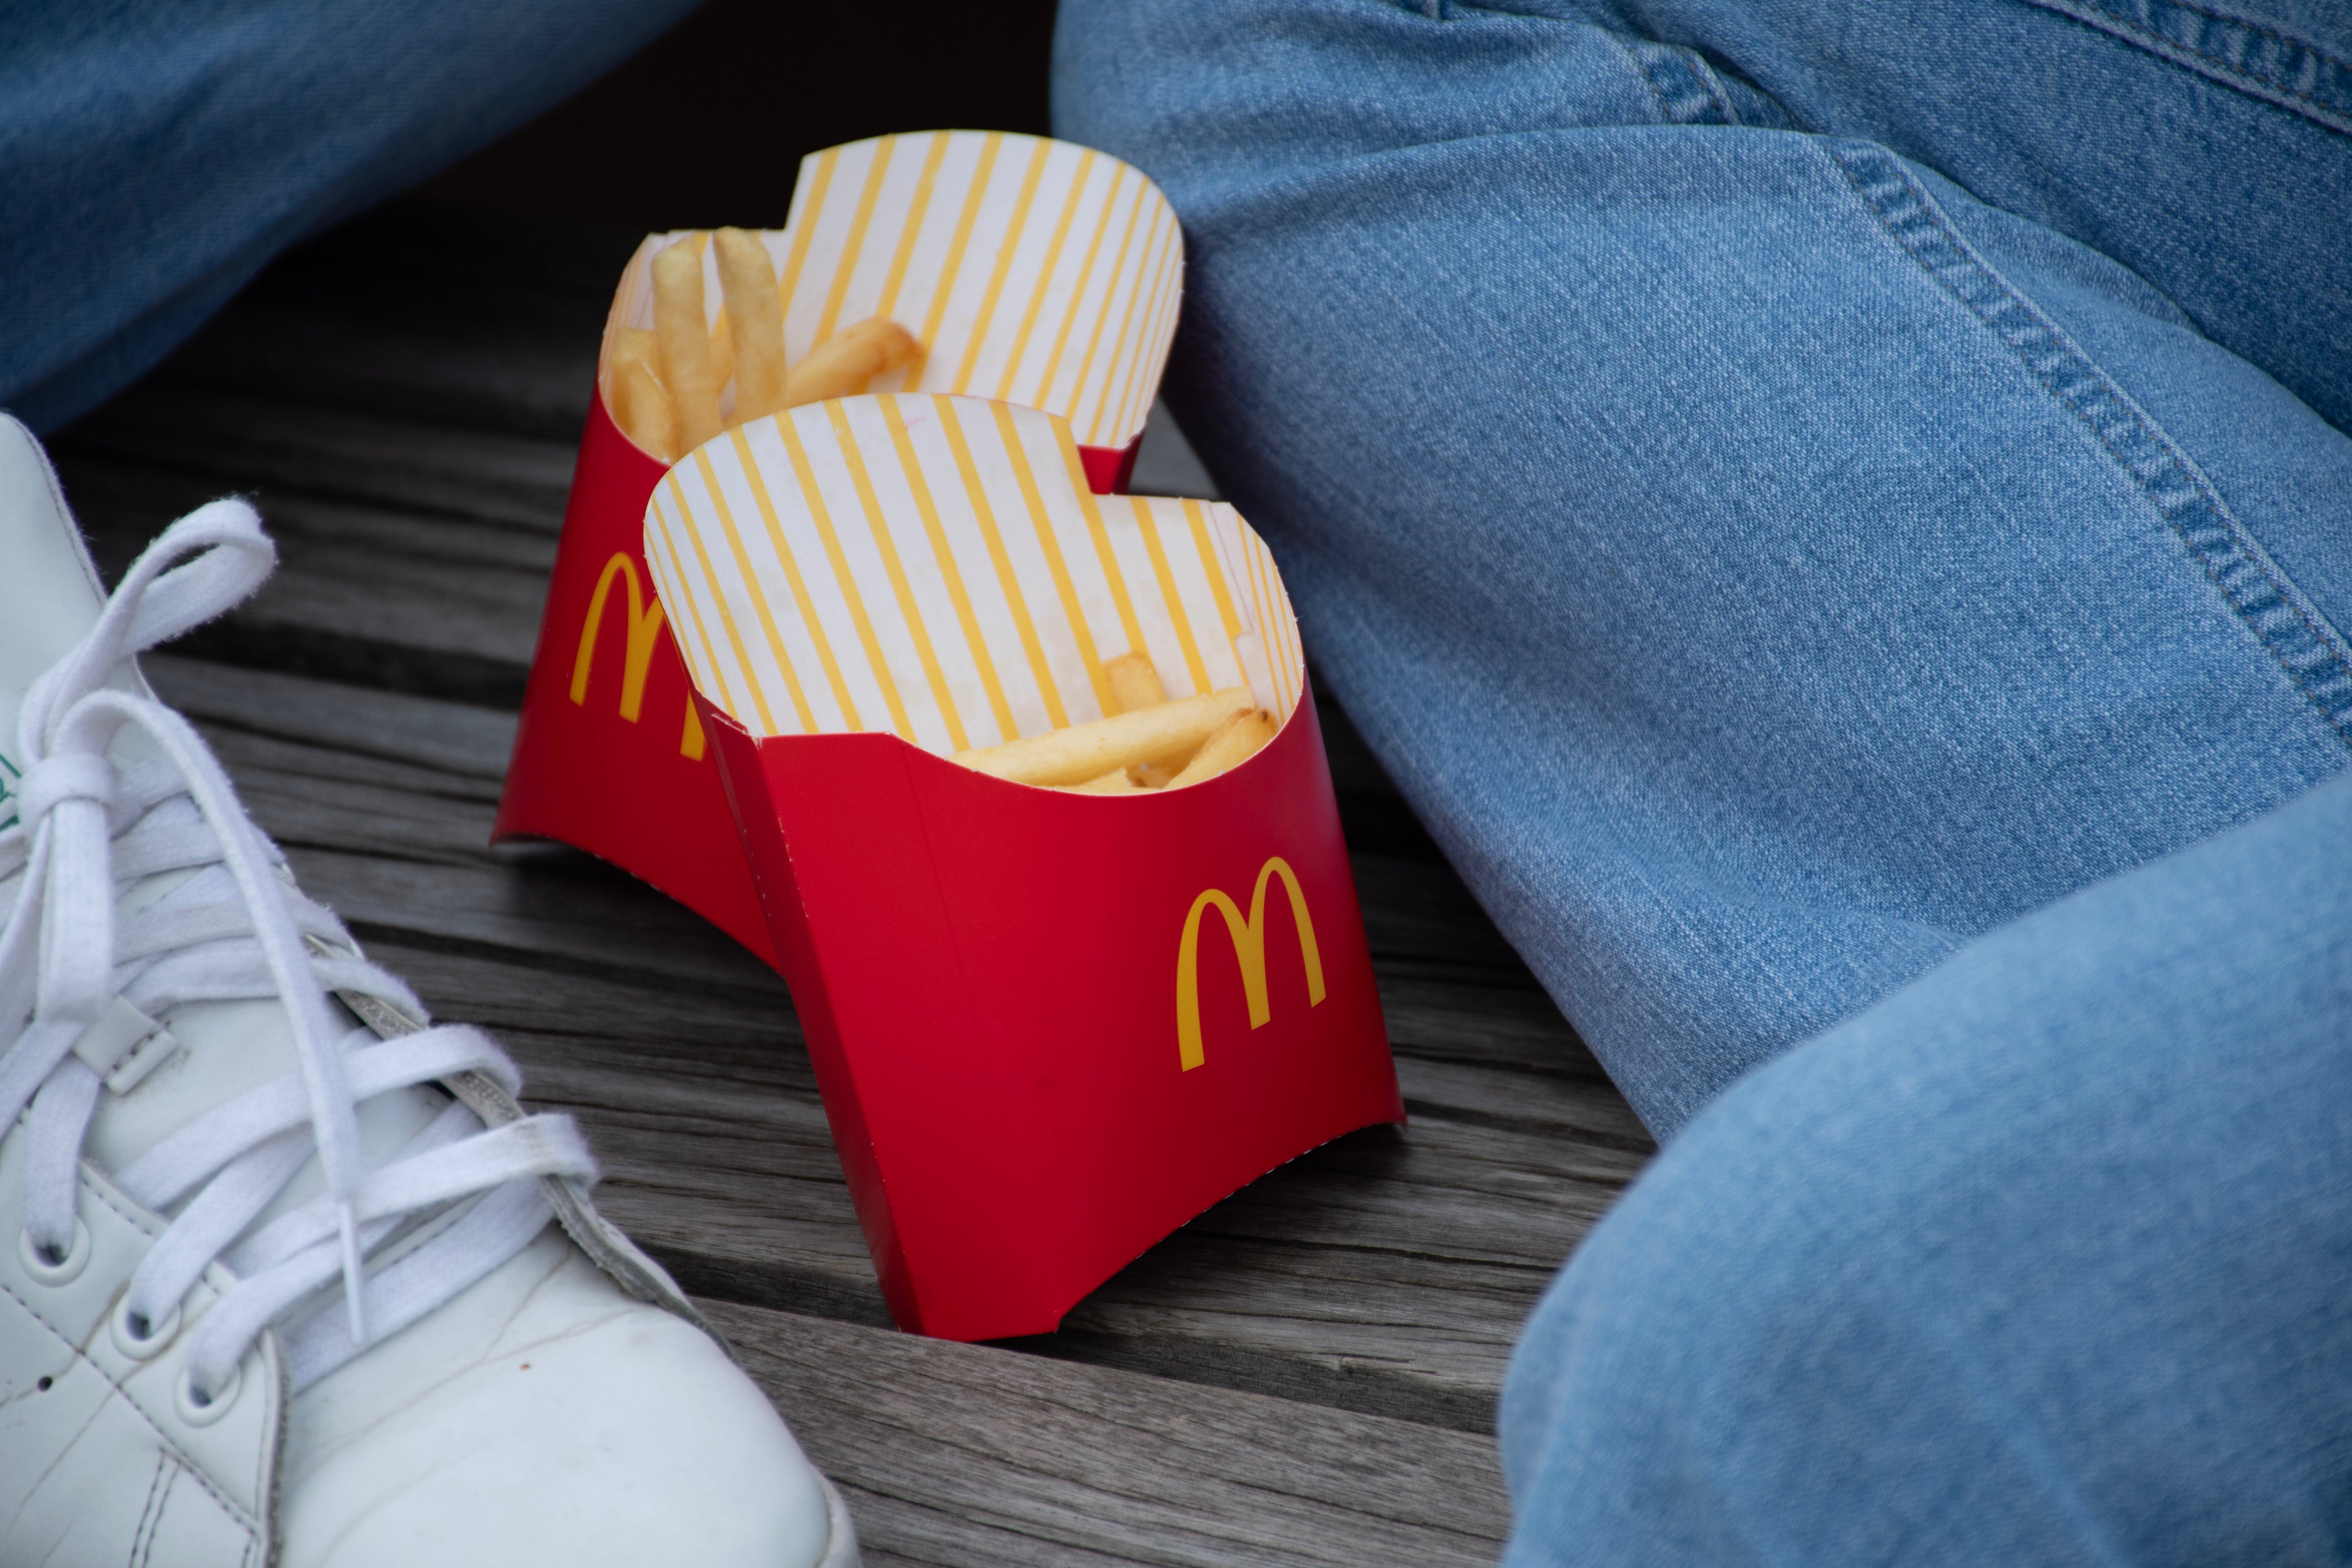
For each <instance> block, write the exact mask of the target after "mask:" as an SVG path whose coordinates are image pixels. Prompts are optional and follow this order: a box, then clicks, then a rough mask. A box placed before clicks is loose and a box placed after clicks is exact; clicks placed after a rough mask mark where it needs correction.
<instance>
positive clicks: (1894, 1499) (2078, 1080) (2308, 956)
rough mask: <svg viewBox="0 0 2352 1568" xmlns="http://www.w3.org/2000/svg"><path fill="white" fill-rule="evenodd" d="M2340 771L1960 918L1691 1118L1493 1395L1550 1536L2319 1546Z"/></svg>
mask: <svg viewBox="0 0 2352 1568" xmlns="http://www.w3.org/2000/svg"><path fill="white" fill-rule="evenodd" d="M2347 1016H2352V779H2343V780H2338V781H2336V782H2335V783H2333V784H2326V785H2323V786H2322V787H2321V788H2319V789H2318V790H2315V791H2314V792H2313V793H2312V794H2311V795H2307V796H2305V798H2303V799H2302V800H2299V801H2297V802H2295V803H2294V804H2293V805H2288V806H2285V807H2284V808H2282V809H2280V810H2279V811H2276V812H2274V813H2272V814H2271V815H2269V816H2265V817H2263V818H2262V819H2261V820H2260V821H2258V822H2256V823H2254V824H2252V825H2250V826H2245V827H2242V828H2239V829H2237V830H2235V831H2233V832H2231V833H2229V834H2227V835H2224V836H2221V837H2217V838H2214V839H2211V840H2209V841H2208V842H2206V843H2204V844H2201V845H2199V846H2197V847H2193V848H2191V849H2189V850H2186V851H2184V852H2182V853H2180V854H2179V855H2176V856H2173V857H2171V858H2167V859H2164V860H2161V861H2158V862H2157V863H2156V864H2154V865H2151V866H2147V867H2145V868H2140V869H2138V870H2137V871H2133V872H2130V873H2127V874H2126V875H2124V876H2122V877H2119V878H2117V879H2114V880H2112V881H2108V882H2105V883H2102V884H2100V885H2099V886H2097V887H2095V888H2092V889H2087V890H2085V891H2084V892H2082V893H2078V894H2076V895H2074V897H2072V898H2070V899H2067V900H2063V901H2061V902H2060V903H2057V904H2055V905H2053V906H2052V907H2050V908H2048V909H2046V910H2040V911H2037V912H2036V913H2034V914H2032V915H2030V916H2027V917H2026V918H2025V919H2023V920H2021V921H2017V922H2016V923H2014V924H2012V925H2010V926H2006V927H2004V928H2002V929H2001V930H2000V931H1996V932H1994V933H1993V934H1991V935H1990V936H1987V937H1985V938H1983V939H1981V940H1980V941H1979V942H1975V943H1973V944H1972V945H1970V946H1969V947H1968V948H1966V949H1965V950H1963V951H1962V952H1959V953H1958V954H1957V955H1955V956H1954V957H1952V958H1951V959H1948V961H1946V962H1945V963H1943V964H1941V965H1940V966H1938V967H1937V969H1935V970H1934V971H1932V972H1931V973H1928V974H1927V975H1926V976H1925V977H1923V978H1922V979H1920V980H1919V981H1917V982H1916V983H1915V984H1912V985H1910V986H1908V987H1906V988H1905V989H1904V990H1902V991H1900V992H1898V993H1896V994H1894V995H1893V996H1890V997H1888V998H1887V999H1886V1000H1885V1001H1883V1002H1881V1003H1879V1004H1878V1005H1876V1006H1874V1007H1873V1008H1871V1009H1870V1010H1869V1011H1867V1012H1865V1013H1864V1014H1862V1015H1861V1016H1858V1017H1856V1018H1853V1019H1852V1020H1850V1021H1849V1022H1847V1023H1846V1024H1844V1025H1843V1026H1840V1027H1838V1028H1836V1029H1834V1030H1832V1031H1831V1032H1830V1033H1829V1034H1827V1035H1825V1036H1823V1037H1821V1038H1820V1039H1817V1040H1813V1041H1811V1042H1810V1043H1808V1044H1806V1045H1804V1046H1802V1047H1799V1048H1798V1049H1796V1050H1794V1051H1792V1052H1790V1053H1789V1054H1787V1055H1786V1056H1784V1057H1782V1058H1780V1059H1779V1060H1777V1061H1774V1062H1772V1063H1771V1064H1769V1066H1766V1067H1764V1068H1760V1069H1759V1070H1758V1071H1757V1072H1755V1073H1753V1074H1751V1075H1750V1076H1749V1077H1748V1078H1747V1079H1743V1080H1742V1081H1741V1082H1740V1083H1739V1084H1738V1085H1736V1086H1735V1087H1733V1088H1732V1089H1729V1090H1728V1091H1727V1092H1726V1093H1725V1094H1724V1095H1723V1096H1722V1097H1721V1098H1720V1099H1718V1100H1717V1101H1716V1102H1715V1103H1714V1104H1713V1105H1711V1106H1710V1107H1708V1109H1707V1110H1706V1111H1705V1112H1703V1113H1702V1114H1701V1115H1700V1116H1699V1117H1698V1118H1697V1119H1696V1120H1695V1121H1692V1122H1691V1124H1690V1125H1689V1126H1688V1127H1687V1128H1685V1130H1684V1131H1683V1133H1682V1135H1681V1136H1680V1137H1679V1138H1677V1139H1676V1140H1675V1142H1674V1143H1673V1144H1671V1145H1670V1146H1669V1147H1668V1148H1667V1149H1666V1150H1665V1152H1664V1153H1662V1154H1661V1155H1660V1156H1659V1157H1658V1159H1657V1161H1656V1162H1655V1163H1653V1164H1652V1165H1651V1167H1650V1168H1649V1170H1648V1171H1647V1172H1646V1173H1644V1174H1643V1177H1642V1179H1641V1180H1640V1181H1639V1182H1638V1183H1636V1184H1634V1186H1633V1188H1632V1189H1631V1190H1630V1191H1629V1192H1628V1193H1627V1194H1626V1195H1625V1198H1624V1199H1623V1201H1622V1203H1620V1204H1619V1205H1618V1206H1617V1207H1616V1209H1615V1210H1614V1211H1613V1212H1612V1214H1611V1215H1609V1216H1608V1217H1607V1218H1606V1219H1604V1220H1603V1221H1602V1222H1601V1225H1600V1226H1599V1227H1598V1228H1597V1229H1595V1230H1594V1231H1593V1233H1592V1235H1591V1237H1590V1238H1589V1239H1588V1240H1587V1241H1586V1242H1585V1244H1584V1246H1583V1247H1582V1248H1581V1249H1580V1251H1579V1252H1578V1254H1577V1256H1576V1257H1575V1258H1574V1259H1573V1260H1572V1261H1571V1262H1570V1265H1569V1266H1568V1268H1567V1269H1566V1270H1565V1271H1564V1272H1563V1273H1562V1274H1561V1276H1560V1278H1559V1279H1558V1280H1556V1281H1555V1282H1554V1284H1553V1286H1552V1289H1551V1290H1550V1292H1549V1294H1548V1295H1547V1296H1546V1298H1545V1300H1544V1301H1543V1304H1542V1305H1541V1306H1540V1307H1539V1308H1538V1310H1537V1312H1536V1314H1535V1316H1534V1318H1533V1320H1532V1321H1530V1322H1529V1324H1528V1331H1527V1334H1526V1336H1525V1337H1524V1339H1523V1340H1522V1342H1521V1343H1520V1346H1519V1350H1518V1352H1517V1357H1516V1359H1515V1361H1514V1363H1513V1366H1512V1371H1511V1375H1510V1381H1509V1385H1508V1388H1507V1392H1506V1394H1505V1397H1504V1404H1503V1416H1502V1436H1503V1442H1504V1456H1505V1461H1506V1466H1507V1470H1508V1473H1509V1477H1510V1482H1511V1489H1512V1493H1513V1497H1514V1500H1515V1502H1516V1504H1517V1532H1516V1535H1515V1538H1514V1541H1513V1543H1512V1548H1511V1551H1510V1553H1509V1556H1508V1558H1507V1562H1508V1563H1511V1564H1514V1565H1516V1568H1535V1565H1536V1564H1540V1563H1562V1564H1567V1563H1574V1564H1577V1565H1578V1568H1606V1565H1608V1564H1614V1563H1626V1564H1633V1563H1640V1564H1644V1565H1671V1564H1676V1563H1691V1564H1701V1563H1704V1564H1706V1565H1707V1568H1737V1565H1738V1564H1743V1563H1758V1564H1762V1563H1775V1564H1779V1563H1811V1564H1818V1565H1821V1568H1837V1565H1841V1564H1846V1563H1906V1564H1935V1563H1952V1564H1980V1563H2004V1564H2011V1565H2014V1568H2031V1565H2034V1564H2042V1563H2048V1564H2053V1565H2055V1564H2062V1563H2063V1564H2078V1563H2112V1564H2124V1563H2130V1564H2137V1565H2144V1568H2157V1565H2160V1564H2174V1563H2178V1564H2181V1565H2182V1568H2189V1565H2191V1564H2195V1565H2199V1568H2223V1565H2233V1564H2242V1565H2244V1568H2288V1565H2291V1564H2305V1563H2308V1564H2320V1563H2341V1562H2343V1561H2344V1556H2345V1551H2346V1543H2347V1542H2352V1311H2347V1310H2346V1307H2345V1303H2346V1301H2347V1300H2352V1049H2347V1039H2346V1034H2345V1028H2344V1020H2345V1018H2346V1017H2347Z"/></svg>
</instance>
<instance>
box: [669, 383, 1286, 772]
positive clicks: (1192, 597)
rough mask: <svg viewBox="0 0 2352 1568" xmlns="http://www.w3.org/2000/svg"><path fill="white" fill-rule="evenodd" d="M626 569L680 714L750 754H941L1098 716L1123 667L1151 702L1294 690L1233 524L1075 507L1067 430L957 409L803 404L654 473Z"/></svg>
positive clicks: (1200, 508)
mask: <svg viewBox="0 0 2352 1568" xmlns="http://www.w3.org/2000/svg"><path fill="white" fill-rule="evenodd" d="M646 560H647V561H648V562H649V563H651V565H652V568H653V574H654V581H655V584H656V588H657V589H658V591H659V592H660V595H661V601H662V605H663V607H664V609H665V610H666V611H667V614H668V616H669V618H670V621H671V624H672V625H673V626H675V627H676V628H677V641H678V647H679V648H680V649H681V650H682V651H683V652H684V654H685V656H686V662H687V667H688V669H689V670H690V671H691V672H692V674H693V677H694V681H695V684H696V686H697V687H698V688H699V689H701V691H702V692H703V694H704V695H705V696H706V697H708V698H709V699H710V700H712V701H714V702H716V703H717V704H718V705H719V707H721V708H723V709H725V710H727V712H728V713H730V715H732V716H733V717H734V719H735V720H736V721H737V722H739V723H740V724H742V725H743V726H744V728H745V729H747V730H749V731H751V733H752V734H754V735H793V734H828V733H840V732H846V731H890V732H892V733H895V734H897V735H898V736H900V737H902V738H903V739H905V740H908V741H910V742H913V743H915V744H916V745H919V746H921V747H923V748H925V749H926V750H929V751H932V752H940V753H942V754H945V753H950V752H959V751H961V750H963V749H965V748H966V747H970V746H989V745H994V744H996V743H998V742H1002V741H1007V740H1011V739H1013V737H1015V736H1018V735H1034V734H1038V733H1041V732H1043V731H1046V730H1051V729H1058V728H1060V727H1061V726H1063V725H1065V724H1075V723H1083V722H1085V721H1087V720H1089V719H1098V718H1100V717H1101V716H1102V714H1103V710H1104V697H1105V695H1106V687H1105V685H1104V682H1103V677H1102V665H1103V661H1104V660H1105V659H1108V658H1117V657H1118V655H1120V654H1122V653H1126V652H1128V651H1129V649H1132V648H1137V647H1140V648H1143V649H1144V650H1145V651H1147V652H1148V653H1150V656H1151V662H1152V664H1153V665H1154V666H1155V667H1157V668H1158V669H1159V671H1160V680H1161V682H1162V684H1163V685H1164V686H1165V687H1166V689H1167V691H1168V695H1169V696H1171V697H1188V696H1192V695H1193V694H1195V693H1198V692H1202V691H1211V690H1219V689H1225V688H1228V687H1233V686H1239V685H1243V684H1244V683H1246V684H1247V685H1248V686H1249V687H1250V688H1251V689H1252V690H1253V691H1254V692H1255V694H1256V697H1257V700H1258V703H1259V705H1260V706H1261V707H1264V708H1266V709H1268V710H1271V711H1272V712H1273V713H1274V714H1275V715H1276V717H1277V718H1279V719H1284V720H1287V719H1288V718H1289V716H1290V714H1291V711H1292V710H1294V709H1295V708H1297V704H1298V700H1299V688H1300V685H1301V682H1302V681H1303V679H1304V678H1305V668H1306V666H1305V660H1304V658H1303V657H1302V655H1301V653H1300V648H1299V643H1298V629H1297V622H1296V621H1295V620H1294V618H1293V617H1292V615H1291V610H1290V601H1289V598H1288V597H1287V596H1286V595H1285V593H1284V591H1283V587H1282V579H1281V577H1280V575H1279V574H1277V573H1276V571H1275V567H1274V558H1273V556H1272V555H1270V554H1269V553H1268V552H1267V551H1266V548H1265V543H1264V542H1262V541H1260V540H1259V538H1258V537H1257V535H1256V533H1255V531H1252V530H1251V529H1250V527H1249V525H1248V524H1246V523H1244V521H1242V520H1241V516H1240V514H1239V513H1237V512H1235V511H1234V509H1233V508H1231V507H1229V506H1226V505H1224V504H1223V503H1222V502H1216V501H1198V500H1171V499H1168V498H1164V497H1156V496H1097V495H1094V494H1092V493H1091V492H1089V491H1088V490H1087V485H1086V479H1085V477H1084V475H1083V473H1082V472H1081V470H1080V468H1079V466H1078V455H1077V448H1076V445H1075V443H1074V441H1073V439H1072V436H1071V431H1070V427H1069V426H1067V425H1066V424H1065V423H1063V422H1062V421H1061V420H1059V419H1056V418H1055V417H1053V416H1051V415H1048V414H1044V413H1041V412H1039V411H1037V410H1034V409H1030V408H1022V407H1016V406H1014V405H1010V404H1003V403H994V402H988V401H983V400H981V399H978V398H969V397H950V396H946V395H937V394H932V395H925V394H915V393H902V394H892V395H883V396H868V397H850V398H843V399H841V400H839V401H837V402H830V403H819V404H813V405H808V406H806V407H803V408H795V409H793V410H791V411H789V412H787V413H784V414H781V415H778V416H775V417H773V418H771V419H762V420H757V421H754V422H753V423H751V424H749V425H745V426H739V427H738V428H736V429H734V430H731V431H729V432H728V433H727V434H725V435H724V436H721V437H719V439H718V440H716V441H713V442H711V443H709V445H707V446H705V447H702V448H701V449H699V450H698V451H697V452H695V453H693V454H692V455H691V456H689V457H688V458H687V459H686V460H685V461H684V462H681V463H679V464H678V465H677V467H675V468H672V469H671V470H670V472H669V474H668V476H667V478H666V479H664V480H663V481H662V483H661V486H660V488H659V489H656V491H655V492H654V498H653V501H652V503H651V505H650V506H649V507H648V508H647V509H646Z"/></svg>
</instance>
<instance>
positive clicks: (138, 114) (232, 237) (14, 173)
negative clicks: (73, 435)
mask: <svg viewBox="0 0 2352 1568" xmlns="http://www.w3.org/2000/svg"><path fill="white" fill-rule="evenodd" d="M694 3H695V0H583V3H574V4H553V3H551V0H421V3H416V4H407V5H348V4H345V5H338V4H333V3H331V0H160V3H159V0H145V3H144V4H119V5H96V4H91V3H89V0H30V3H28V4H12V5H7V6H5V19H0V193H5V195H0V288H5V291H6V300H7V312H8V317H7V319H8V331H6V332H5V334H0V407H5V408H6V409H8V410H9V411H10V412H12V413H14V414H16V416H18V417H19V418H21V419H24V420H25V421H26V423H28V424H30V425H31V426H34V428H36V429H38V430H48V429H53V428H55V427H56V426H58V425H61V424H63V423H64V422H65V421H66V420H68V419H70V418H72V417H73V416H75V415H77V414H79V413H80V412H82V411H83V410H84V409H86V408H89V407H90V406H91V405H95V404H97V403H99V402H100V401H102V400H103V399H104V398H105V397H107V396H108V395H110V394H111V393H112V392H113V391H115V390H116V389H117V388H118V387H121V385H123V384H125V383H127V382H129V381H131V379H132V378H134V377H136V376H137V375H138V374H140V373H141V372H142V371H144V370H145V369H147V367H148V366H150V365H151V364H152V363H155V361H156V360H158V359H160V358H162V357H163V355H164V354H165V353H169V352H170V351H171V349H172V348H173V346H174V345H176V344H177V343H178V342H180V341H181V340H182V339H184V338H185V337H186V336H187V335H188V334H189V333H190V332H192V331H194V330H195V329H196V327H197V326H198V325H199V324H201V323H202V322H203V321H205V318H206V317H208V316H210V315H211V314H212V313H213V312H214V311H215V310H218V309H219V308H220V306H221V305H222V303H223V302H225V301H226V300H227V299H228V297H229V296H230V295H231V294H233V293H235V292H236V289H238V288H239V287H241V286H242V285H243V284H244V283H245V281H246V280H247V279H249V278H251V277H252V276H253V275H254V273H256V272H257V271H259V270H260V269H261V268H262V266H263V265H264V264H265V263H266V262H268V259H269V258H271V257H272V256H274V255H276V254H277V253H278V251H279V250H280V249H282V248H284V247H286V246H288V245H289V244H291V243H293V242H294V241H295V240H298V239H299V238H301V237H303V236H304V235H306V234H309V233H311V232H313V231H315V230H317V229H319V228H321V227H324V226H326V225H327V224H329V223H331V222H333V221H334V220H335V219H337V218H340V217H342V216H347V215H349V214H351V213H353V212H356V211H358V210H359V209H360V208H362V207H364V206H366V205H370V204H371V203H373V202H375V201H378V200H381V199H382V198H383V197H384V196H387V195H391V194H392V193H394V191H397V190H399V189H400V188H402V187H403V186H404V185H407V184H413V183H414V182H415V181H418V180H421V179H424V178H425V176H426V175H428V174H433V173H435V172H436V170H438V169H440V168H441V167H442V166H443V165H445V164H446V163H451V162H454V161H455V160H456V159H457V158H459V157H461V156H463V155H464V154H465V153H469V152H471V151H473V150H474V149H475V148H477V147H479V146H481V145H483V144H484V143H486V142H490V141H493V140H495V139H496V138H497V137H499V135H501V134H503V133H504V132H507V131H509V130H511V129H512V128H513V127H515V126H517V125H520V124H521V123H522V122H523V121H526V120H528V119H530V117H531V116H532V115H534V114H537V113H538V112H539V111H540V110H543V109H546V108H547V107H549V106H550V105H551V104H553V103H555V102H556V101H558V100H561V99H562V98H564V97H566V96H568V95H569V94H570V93H572V91H574V90H575V89H579V88H580V87H583V86H584V85H585V84H587V83H588V82H589V81H591V80H593V79H595V78H596V77H597V76H599V75H602V74H603V73H604V71H606V70H608V69H610V68H612V67H613V66H614V65H616V64H618V63H619V62H620V61H621V60H623V59H625V58H627V57H628V56H629V55H630V54H631V53H633V52H635V50H636V49H637V48H638V47H641V46H642V45H644V44H645V43H646V41H647V40H649V39H651V38H652V37H655V36H656V34H658V33H660V32H661V31H662V30H663V29H664V28H666V27H667V26H669V25H670V24H671V23H672V22H675V21H676V20H677V18H678V17H680V16H684V15H685V14H686V13H687V12H688V11H689V10H691V9H692V8H693V5H694Z"/></svg>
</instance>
